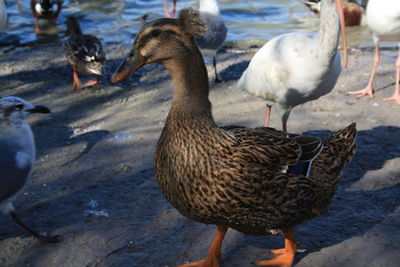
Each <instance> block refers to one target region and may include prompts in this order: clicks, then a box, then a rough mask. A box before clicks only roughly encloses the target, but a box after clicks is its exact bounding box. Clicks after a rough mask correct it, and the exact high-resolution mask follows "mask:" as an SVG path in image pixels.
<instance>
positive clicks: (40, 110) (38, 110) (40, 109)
mask: <svg viewBox="0 0 400 267" xmlns="http://www.w3.org/2000/svg"><path fill="white" fill-rule="evenodd" d="M28 111H29V112H30V113H51V111H50V109H49V108H48V107H45V106H35V107H34V108H31V109H29V110H28Z"/></svg>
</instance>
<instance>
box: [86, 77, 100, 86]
mask: <svg viewBox="0 0 400 267" xmlns="http://www.w3.org/2000/svg"><path fill="white" fill-rule="evenodd" d="M97 84H100V78H99V77H96V80H95V81H89V82H87V83H86V84H85V87H89V86H94V85H97Z"/></svg>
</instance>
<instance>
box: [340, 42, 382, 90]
mask: <svg viewBox="0 0 400 267" xmlns="http://www.w3.org/2000/svg"><path fill="white" fill-rule="evenodd" d="M378 64H379V43H377V44H376V45H375V56H374V65H373V66H372V73H371V78H370V79H369V82H368V85H367V87H365V88H364V89H362V90H359V91H350V92H347V93H346V95H357V98H360V97H363V96H366V95H369V96H370V97H372V96H373V94H374V92H375V89H374V88H373V87H372V85H373V83H374V80H375V73H376V69H377V68H378Z"/></svg>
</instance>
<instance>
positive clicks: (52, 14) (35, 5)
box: [31, 0, 63, 33]
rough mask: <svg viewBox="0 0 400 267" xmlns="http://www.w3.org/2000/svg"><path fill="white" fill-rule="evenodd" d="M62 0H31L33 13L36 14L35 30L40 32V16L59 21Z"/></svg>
mask: <svg viewBox="0 0 400 267" xmlns="http://www.w3.org/2000/svg"><path fill="white" fill-rule="evenodd" d="M62 4H63V1H62V0H31V9H32V13H33V15H34V16H35V32H36V33H40V29H39V18H41V19H54V20H55V21H57V18H58V14H59V13H60V11H61V8H62Z"/></svg>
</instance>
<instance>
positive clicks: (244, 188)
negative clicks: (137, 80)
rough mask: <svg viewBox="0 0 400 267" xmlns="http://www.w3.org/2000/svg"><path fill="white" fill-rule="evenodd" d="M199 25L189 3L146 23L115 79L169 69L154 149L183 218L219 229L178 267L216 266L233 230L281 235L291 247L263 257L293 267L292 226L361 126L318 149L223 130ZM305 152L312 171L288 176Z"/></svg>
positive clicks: (313, 212) (327, 194) (308, 214)
mask: <svg viewBox="0 0 400 267" xmlns="http://www.w3.org/2000/svg"><path fill="white" fill-rule="evenodd" d="M203 32H204V27H203V24H202V21H201V19H200V17H199V13H198V12H195V11H193V10H191V9H188V10H187V9H186V10H182V11H181V13H180V16H179V18H178V19H170V18H164V19H158V20H155V21H152V22H150V23H148V24H146V25H144V26H143V28H142V29H141V30H140V31H139V33H138V34H137V35H136V40H135V42H134V44H133V48H132V50H131V52H130V53H129V56H128V57H127V58H126V59H125V61H124V62H123V63H122V64H121V66H120V67H119V69H118V70H117V72H116V73H115V74H114V75H113V77H112V82H117V81H120V80H122V79H124V78H125V77H126V76H128V75H129V74H130V73H132V72H134V71H135V70H137V69H138V68H140V67H141V66H143V65H145V64H149V63H159V64H162V65H163V66H164V67H165V68H166V69H167V70H168V71H169V72H170V73H171V74H172V77H173V81H174V96H173V100H172V106H171V109H170V111H169V114H168V117H167V119H166V122H165V126H164V129H163V131H162V133H161V136H160V138H159V140H158V143H157V148H156V153H155V171H156V176H157V180H158V182H159V184H160V186H161V188H162V190H163V192H164V194H165V195H166V197H167V199H168V200H169V201H170V202H171V203H172V205H173V206H174V207H175V208H176V209H178V210H179V211H180V212H181V213H182V214H183V215H185V216H187V217H189V218H191V219H193V220H196V221H198V222H202V223H207V224H215V225H217V229H218V231H217V235H216V237H215V240H214V242H213V244H212V245H211V248H210V250H209V254H208V257H207V258H206V259H204V260H201V261H198V262H195V263H190V264H184V265H182V266H213V267H215V266H218V258H219V257H221V258H223V256H222V254H221V244H222V240H223V238H224V235H225V233H226V231H227V229H228V228H229V227H231V228H234V229H236V230H238V231H240V232H243V233H246V234H251V235H269V234H278V233H282V234H284V236H285V240H286V241H285V248H284V249H281V250H275V251H274V252H273V253H274V254H280V255H277V256H276V257H275V258H273V259H271V260H266V261H261V262H259V263H258V264H259V265H263V266H269V265H281V266H290V265H291V264H292V262H293V259H294V255H295V251H296V243H295V241H294V237H293V233H292V228H293V227H295V226H296V225H298V224H300V223H302V222H303V221H304V220H306V219H309V218H313V217H315V216H317V215H319V214H320V213H321V212H323V211H324V210H325V209H326V207H327V205H328V203H329V201H330V199H331V197H332V195H333V193H334V190H335V189H334V188H335V185H336V184H337V182H338V180H339V177H340V175H341V171H342V169H343V167H344V166H345V165H346V164H347V163H348V162H349V161H350V160H351V158H352V157H353V155H354V153H355V145H354V140H355V136H356V128H355V124H351V125H349V126H348V127H347V128H345V129H343V130H341V131H339V132H338V133H336V134H334V135H332V136H331V138H330V139H329V140H328V141H327V142H326V143H325V145H324V147H323V149H322V151H321V148H322V146H321V144H320V142H319V141H318V142H314V143H316V145H314V146H312V147H313V148H312V149H308V150H309V151H307V153H303V152H304V150H303V148H305V147H307V145H306V146H303V145H302V143H304V142H303V141H304V139H307V138H306V137H304V138H303V137H301V136H300V137H299V136H297V137H287V135H286V134H284V133H283V132H280V131H277V130H274V129H272V128H256V129H250V128H246V127H237V126H231V127H225V128H220V127H218V126H217V125H216V123H215V122H214V119H213V116H212V112H211V103H210V101H209V99H208V91H209V90H208V89H209V87H208V86H209V85H208V77H207V71H206V68H205V65H204V62H203V58H202V56H201V53H200V52H199V49H198V48H197V46H196V44H195V42H194V38H196V37H199V36H201V34H202V33H203ZM312 139H313V140H314V141H315V138H312ZM306 143H307V142H306ZM310 151H311V152H310ZM303 154H304V155H303ZM305 155H306V156H305ZM304 157H307V158H310V159H311V158H315V157H316V158H315V160H314V163H313V165H312V167H311V171H310V175H309V177H305V176H302V175H298V176H296V175H293V174H289V173H286V171H285V169H286V167H287V165H292V164H295V163H296V162H297V161H299V160H300V159H302V158H304Z"/></svg>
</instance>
